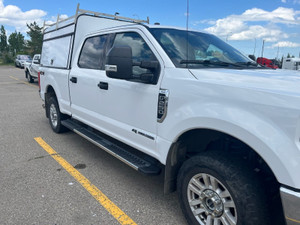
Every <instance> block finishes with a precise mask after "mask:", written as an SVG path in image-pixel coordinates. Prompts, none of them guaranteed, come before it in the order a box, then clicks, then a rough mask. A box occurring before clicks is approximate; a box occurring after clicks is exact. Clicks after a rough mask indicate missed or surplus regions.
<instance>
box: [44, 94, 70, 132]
mask: <svg viewBox="0 0 300 225" xmlns="http://www.w3.org/2000/svg"><path fill="white" fill-rule="evenodd" d="M46 110H48V115H49V123H50V125H51V128H52V130H53V131H54V132H55V133H62V132H64V131H66V130H67V128H66V127H64V126H63V125H62V124H61V121H62V120H63V119H65V115H64V114H62V113H61V112H60V110H59V106H58V103H57V100H56V98H54V97H51V98H50V99H49V101H48V104H47V109H46Z"/></svg>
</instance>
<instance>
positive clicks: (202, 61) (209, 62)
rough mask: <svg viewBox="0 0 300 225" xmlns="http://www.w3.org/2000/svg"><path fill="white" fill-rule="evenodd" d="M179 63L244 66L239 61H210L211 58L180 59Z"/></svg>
mask: <svg viewBox="0 0 300 225" xmlns="http://www.w3.org/2000/svg"><path fill="white" fill-rule="evenodd" d="M180 64H202V65H216V66H234V67H245V65H241V64H239V63H230V62H224V61H211V60H181V61H180Z"/></svg>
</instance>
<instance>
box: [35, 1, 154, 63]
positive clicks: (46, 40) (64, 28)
mask: <svg viewBox="0 0 300 225" xmlns="http://www.w3.org/2000/svg"><path fill="white" fill-rule="evenodd" d="M136 23H140V24H142V23H148V24H149V18H147V20H137V19H132V18H127V17H121V16H118V15H110V14H105V13H99V12H93V11H88V10H83V9H79V4H78V5H77V10H76V14H75V15H74V16H72V17H69V18H67V19H60V18H59V16H57V22H56V23H53V24H46V23H44V27H43V32H44V36H43V48H42V56H41V66H46V67H54V68H61V69H68V68H70V60H71V58H72V57H71V55H72V54H74V51H76V49H77V48H78V45H79V44H80V43H81V41H82V39H83V38H84V37H85V36H86V35H87V34H89V33H92V32H96V31H100V30H102V29H105V28H113V27H118V26H124V25H131V24H136Z"/></svg>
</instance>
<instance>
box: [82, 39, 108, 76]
mask: <svg viewBox="0 0 300 225" xmlns="http://www.w3.org/2000/svg"><path fill="white" fill-rule="evenodd" d="M106 40H107V35H103V36H96V37H90V38H88V39H86V41H85V43H84V45H83V47H82V49H81V54H80V57H79V61H78V66H79V67H81V68H87V69H98V70H100V69H104V66H103V65H104V63H103V54H104V46H105V43H106Z"/></svg>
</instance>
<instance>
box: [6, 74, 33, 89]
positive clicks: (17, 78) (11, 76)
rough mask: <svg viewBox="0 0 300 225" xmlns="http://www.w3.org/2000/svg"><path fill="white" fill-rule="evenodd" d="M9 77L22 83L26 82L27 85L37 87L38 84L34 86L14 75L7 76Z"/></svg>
mask: <svg viewBox="0 0 300 225" xmlns="http://www.w3.org/2000/svg"><path fill="white" fill-rule="evenodd" d="M9 77H10V78H11V79H14V80H17V81H20V82H22V83H24V84H26V85H28V86H32V87H38V86H36V85H33V84H30V83H28V82H25V81H22V80H20V79H18V78H16V77H13V76H9Z"/></svg>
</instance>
